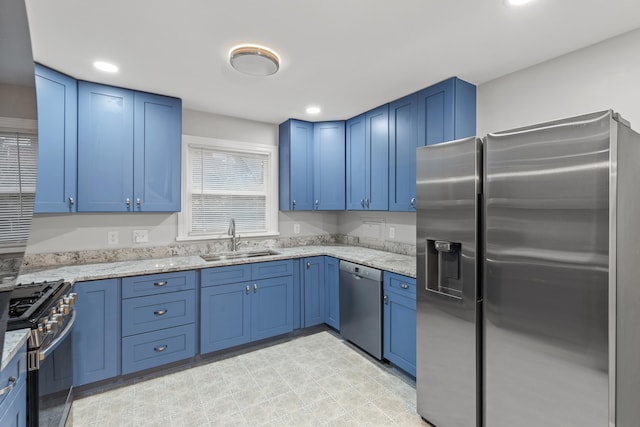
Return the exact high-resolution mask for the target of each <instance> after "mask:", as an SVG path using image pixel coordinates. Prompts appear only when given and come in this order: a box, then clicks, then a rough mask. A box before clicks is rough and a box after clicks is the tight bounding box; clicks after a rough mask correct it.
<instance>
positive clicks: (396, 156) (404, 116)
mask: <svg viewBox="0 0 640 427" xmlns="http://www.w3.org/2000/svg"><path fill="white" fill-rule="evenodd" d="M417 147H418V95H417V94H415V93H414V94H412V95H409V96H405V97H404V98H401V99H399V100H397V101H394V102H392V103H390V104H389V210H390V211H400V212H409V211H415V210H416V205H415V200H416V148H417Z"/></svg>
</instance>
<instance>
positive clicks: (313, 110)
mask: <svg viewBox="0 0 640 427" xmlns="http://www.w3.org/2000/svg"><path fill="white" fill-rule="evenodd" d="M307 113H309V114H319V113H320V107H316V106H309V107H307Z"/></svg>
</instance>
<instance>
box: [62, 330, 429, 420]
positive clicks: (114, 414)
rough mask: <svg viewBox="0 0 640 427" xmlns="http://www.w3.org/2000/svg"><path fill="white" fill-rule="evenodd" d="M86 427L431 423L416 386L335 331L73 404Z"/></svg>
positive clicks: (135, 384)
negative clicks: (420, 411) (424, 418)
mask: <svg viewBox="0 0 640 427" xmlns="http://www.w3.org/2000/svg"><path fill="white" fill-rule="evenodd" d="M73 405H74V415H73V417H74V420H73V425H74V427H84V426H92V427H93V426H172V427H173V426H189V427H196V426H234V427H236V426H278V427H280V426H296V427H297V426H358V427H359V426H429V424H427V423H425V422H423V421H422V420H421V418H420V416H419V415H417V414H416V391H415V388H414V387H413V386H411V385H410V384H409V383H407V382H406V381H405V380H404V379H402V378H401V377H400V376H398V375H396V374H394V373H393V372H392V371H391V370H390V369H388V368H386V367H384V366H382V365H380V364H379V363H377V362H375V361H373V360H372V359H371V358H369V357H368V356H365V355H363V354H361V353H360V352H359V351H356V350H354V349H353V348H352V347H351V346H350V345H348V344H346V343H345V342H344V341H343V340H341V339H340V338H339V337H337V336H335V335H334V334H332V333H331V332H327V331H323V332H318V333H315V334H313V335H307V336H302V337H298V338H295V339H293V340H291V341H287V342H284V343H281V344H277V345H273V346H270V347H266V348H262V349H260V350H256V351H253V352H250V353H245V354H241V355H238V356H234V357H230V358H227V359H224V360H219V361H216V362H212V363H208V364H203V365H200V366H196V367H194V368H191V369H186V370H182V371H180V372H176V373H171V374H168V375H165V376H162V377H158V378H154V379H150V380H146V381H140V382H136V383H134V384H132V385H128V386H125V387H120V388H117V389H113V390H110V391H106V392H103V393H100V394H94V395H91V396H87V397H83V398H80V399H77V400H76V401H74V404H73Z"/></svg>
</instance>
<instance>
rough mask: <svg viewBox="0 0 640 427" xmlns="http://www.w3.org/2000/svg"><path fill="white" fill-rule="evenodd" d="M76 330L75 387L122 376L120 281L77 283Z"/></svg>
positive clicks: (74, 333) (74, 353)
mask: <svg viewBox="0 0 640 427" xmlns="http://www.w3.org/2000/svg"><path fill="white" fill-rule="evenodd" d="M74 292H76V293H77V294H78V301H77V303H76V305H75V310H76V316H77V317H76V322H75V324H74V327H73V360H74V364H73V366H74V371H73V384H74V385H75V386H80V385H83V384H88V383H92V382H94V381H100V380H104V379H107V378H112V377H115V376H118V375H120V340H121V335H120V282H119V280H118V279H105V280H95V281H90V282H80V283H76V284H75V286H74Z"/></svg>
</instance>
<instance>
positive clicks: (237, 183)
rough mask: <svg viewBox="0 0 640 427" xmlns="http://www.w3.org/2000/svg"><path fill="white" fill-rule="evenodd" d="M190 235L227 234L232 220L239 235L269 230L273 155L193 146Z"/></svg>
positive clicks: (191, 147) (189, 207)
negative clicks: (271, 162) (271, 160)
mask: <svg viewBox="0 0 640 427" xmlns="http://www.w3.org/2000/svg"><path fill="white" fill-rule="evenodd" d="M188 158H189V163H190V165H189V166H190V167H189V169H190V176H189V181H190V191H189V197H188V203H189V206H188V210H189V211H190V226H189V230H188V234H189V235H190V236H198V235H220V234H224V235H226V233H227V231H228V228H229V221H230V219H232V218H233V219H234V220H235V223H236V231H237V233H239V234H241V233H245V234H247V233H248V234H251V235H259V234H266V233H268V232H270V230H269V225H270V224H269V222H270V221H269V215H270V213H269V209H270V207H271V205H272V203H271V200H270V198H269V194H268V193H269V191H268V188H269V179H270V163H269V162H270V155H269V154H268V153H252V152H241V151H235V150H225V149H218V148H205V147H197V146H190V147H189V148H188Z"/></svg>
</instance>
